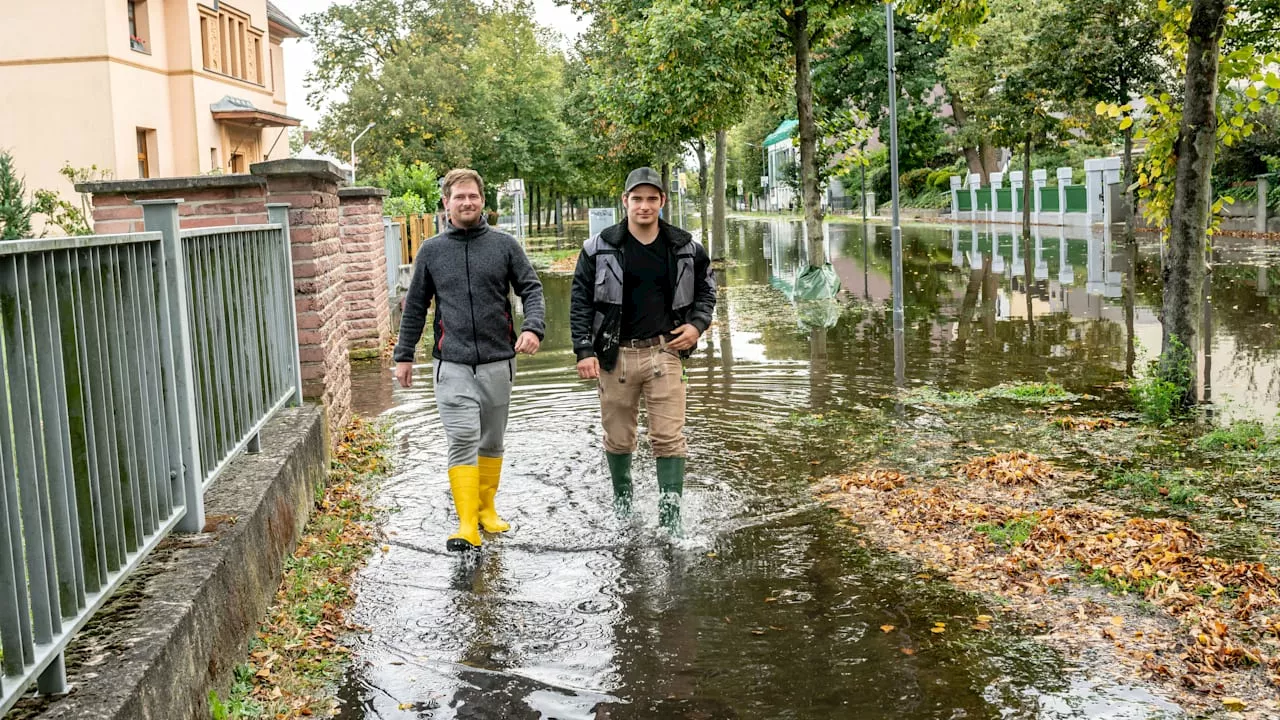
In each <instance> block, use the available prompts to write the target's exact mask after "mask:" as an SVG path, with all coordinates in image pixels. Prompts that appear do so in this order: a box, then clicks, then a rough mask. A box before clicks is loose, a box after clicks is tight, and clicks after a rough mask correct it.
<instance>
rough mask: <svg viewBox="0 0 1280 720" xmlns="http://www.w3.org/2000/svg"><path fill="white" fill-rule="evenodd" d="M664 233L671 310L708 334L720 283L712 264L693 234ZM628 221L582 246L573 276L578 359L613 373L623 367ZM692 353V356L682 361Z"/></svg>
mask: <svg viewBox="0 0 1280 720" xmlns="http://www.w3.org/2000/svg"><path fill="white" fill-rule="evenodd" d="M658 223H659V232H661V233H663V234H664V236H665V237H666V238H667V247H668V248H670V251H669V253H668V256H667V261H668V263H669V266H670V277H673V278H675V279H676V280H675V287H674V288H672V293H671V309H672V311H673V312H674V314H675V316H676V320H677V322H679V323H682V324H683V323H689V324H690V325H693V326H694V327H696V328H698V332H700V333H705V332H706V331H707V327H708V326H709V325H711V314H712V313H713V312H714V311H715V307H716V280H715V276H714V275H712V273H711V259H710V258H708V257H707V251H706V250H704V249H703V248H702V243H699V242H697V241H695V240H694V239H693V236H692V235H690V234H689V233H687V232H685V231H684V230H681V229H680V228H678V227H676V226H674V225H670V224H668V223H666V222H665V221H662V220H659V221H658ZM626 227H627V221H626V220H623V221H622V222H620V223H618V224H617V225H612V226H610V227H607V228H605V229H604V230H602V231H600V232H599V233H598V234H596V235H593V236H592V237H591V238H590V239H589V240H587V241H586V242H585V243H583V245H582V253H581V254H580V255H578V267H577V269H576V270H574V273H573V299H572V303H571V305H570V308H569V330H570V332H571V333H572V335H573V351H574V353H576V354H577V356H578V359H579V360H582V359H583V358H589V357H592V356H595V357H598V358H599V359H600V367H601V368H603V369H604V370H613V368H614V365H616V364H617V361H618V345H619V343H620V340H621V337H622V302H623V298H624V297H625V295H624V293H623V288H622V277H623V262H624V260H623V253H622V241H623V238H625V237H626V235H625V232H626ZM692 353H693V351H692V350H687V351H685V352H684V353H682V355H683V356H684V357H688V356H689V355H691V354H692Z"/></svg>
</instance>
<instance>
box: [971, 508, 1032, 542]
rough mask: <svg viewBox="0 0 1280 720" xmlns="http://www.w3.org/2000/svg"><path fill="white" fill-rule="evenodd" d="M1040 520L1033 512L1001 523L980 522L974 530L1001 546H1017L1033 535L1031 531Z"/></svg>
mask: <svg viewBox="0 0 1280 720" xmlns="http://www.w3.org/2000/svg"><path fill="white" fill-rule="evenodd" d="M1038 522H1040V516H1039V515H1036V514H1035V513H1032V514H1030V515H1023V516H1022V517H1019V518H1015V519H1013V520H1006V521H1004V522H1000V523H979V524H978V525H974V526H973V531H974V532H976V533H978V534H980V535H986V536H987V538H989V539H990V540H991V542H992V543H994V544H996V545H999V546H1000V547H1003V548H1015V547H1017V546H1019V545H1021V544H1022V543H1024V542H1026V541H1027V538H1029V537H1031V531H1032V530H1034V529H1035V527H1036V523H1038Z"/></svg>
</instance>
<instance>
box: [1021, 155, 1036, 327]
mask: <svg viewBox="0 0 1280 720" xmlns="http://www.w3.org/2000/svg"><path fill="white" fill-rule="evenodd" d="M1032 190H1033V188H1032V186H1031V133H1027V138H1026V142H1025V143H1024V144H1023V153H1022V271H1023V272H1024V273H1025V275H1026V276H1025V278H1024V279H1025V280H1026V291H1027V337H1028V339H1031V338H1034V337H1035V332H1036V321H1035V316H1033V315H1032V314H1031V290H1032V288H1033V287H1034V286H1035V274H1034V273H1035V258H1034V257H1033V255H1034V254H1035V251H1034V250H1033V249H1032V247H1031V192H1032Z"/></svg>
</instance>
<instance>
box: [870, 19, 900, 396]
mask: <svg viewBox="0 0 1280 720" xmlns="http://www.w3.org/2000/svg"><path fill="white" fill-rule="evenodd" d="M884 18H885V29H886V31H887V35H888V40H889V43H888V45H889V47H888V64H889V183H890V185H889V187H890V189H891V196H892V204H893V226H892V230H891V235H890V238H891V240H892V243H893V339H894V349H895V350H898V352H895V353H894V355H896V356H897V357H896V358H895V362H894V365H895V368H894V370H895V372H894V375H895V379H896V380H897V381H898V383H899V384H902V383H903V382H904V381H905V377H904V376H905V360H906V358H905V357H904V354H905V353H904V352H903V349H905V348H904V345H905V343H904V337H903V333H904V329H903V307H902V224H901V220H900V219H899V216H898V81H897V75H898V65H897V62H896V61H895V60H894V48H893V2H892V0H891V1H890V2H886V3H885V4H884ZM864 202H865V201H864Z"/></svg>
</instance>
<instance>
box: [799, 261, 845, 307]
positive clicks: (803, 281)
mask: <svg viewBox="0 0 1280 720" xmlns="http://www.w3.org/2000/svg"><path fill="white" fill-rule="evenodd" d="M838 292H840V278H838V277H836V271H835V268H833V267H831V263H827V264H825V265H823V266H822V267H820V268H815V267H811V268H808V269H806V270H805V271H804V272H802V273H800V277H798V278H796V287H795V296H794V297H793V298H792V299H794V300H796V301H802V300H830V299H832V298H834V297H835V296H836V293H838Z"/></svg>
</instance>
